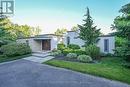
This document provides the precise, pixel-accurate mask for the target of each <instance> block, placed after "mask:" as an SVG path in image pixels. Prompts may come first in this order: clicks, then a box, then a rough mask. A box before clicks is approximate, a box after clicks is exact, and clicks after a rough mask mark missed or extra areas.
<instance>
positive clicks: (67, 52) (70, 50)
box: [63, 48, 73, 55]
mask: <svg viewBox="0 0 130 87" xmlns="http://www.w3.org/2000/svg"><path fill="white" fill-rule="evenodd" d="M69 53H73V50H72V49H69V48H66V49H64V50H63V54H64V55H67V54H69Z"/></svg>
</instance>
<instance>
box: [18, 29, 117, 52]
mask: <svg viewBox="0 0 130 87" xmlns="http://www.w3.org/2000/svg"><path fill="white" fill-rule="evenodd" d="M17 42H18V43H27V44H28V45H29V46H30V47H31V49H32V51H33V52H37V51H48V50H53V49H56V48H57V44H58V43H61V42H63V43H64V44H65V45H68V44H77V45H79V46H80V47H82V46H83V45H84V41H83V40H81V39H80V38H78V33H77V32H75V31H68V32H67V33H65V34H64V35H63V36H57V35H54V34H44V35H38V36H35V37H29V38H19V39H18V40H17ZM97 46H98V47H99V48H100V51H101V52H102V53H112V54H113V53H114V51H113V50H114V49H115V37H114V36H112V35H102V36H100V37H99V42H98V43H97Z"/></svg>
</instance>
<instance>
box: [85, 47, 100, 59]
mask: <svg viewBox="0 0 130 87" xmlns="http://www.w3.org/2000/svg"><path fill="white" fill-rule="evenodd" d="M85 51H86V54H87V55H89V56H91V57H92V58H93V59H99V58H100V48H99V47H97V46H96V45H89V46H87V47H86V48H85Z"/></svg>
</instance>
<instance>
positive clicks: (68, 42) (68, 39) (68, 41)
mask: <svg viewBox="0 0 130 87" xmlns="http://www.w3.org/2000/svg"><path fill="white" fill-rule="evenodd" d="M69 44H70V37H67V45H69Z"/></svg>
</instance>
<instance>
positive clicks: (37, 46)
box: [17, 36, 62, 52]
mask: <svg viewBox="0 0 130 87" xmlns="http://www.w3.org/2000/svg"><path fill="white" fill-rule="evenodd" d="M34 39H35V38H28V39H18V40H17V43H27V42H26V41H27V40H28V44H29V46H30V48H31V49H32V51H33V52H37V51H42V40H45V39H51V43H50V44H51V50H53V49H57V44H58V43H60V42H61V41H62V38H57V37H56V36H53V37H52V38H40V39H35V40H34Z"/></svg>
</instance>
